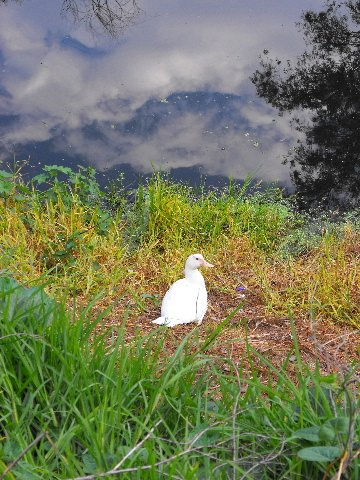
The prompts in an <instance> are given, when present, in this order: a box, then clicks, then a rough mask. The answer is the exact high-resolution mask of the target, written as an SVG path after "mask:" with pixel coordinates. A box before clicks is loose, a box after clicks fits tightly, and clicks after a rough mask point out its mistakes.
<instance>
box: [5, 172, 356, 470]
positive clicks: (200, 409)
mask: <svg viewBox="0 0 360 480" xmlns="http://www.w3.org/2000/svg"><path fill="white" fill-rule="evenodd" d="M250 183H251V182H250V181H247V182H245V184H244V185H243V186H242V187H239V186H236V185H233V184H230V185H229V187H228V189H226V190H223V191H215V190H214V191H206V190H205V189H191V188H190V187H187V186H185V185H176V184H174V183H172V182H171V181H170V180H168V179H166V178H164V176H162V175H154V177H153V178H152V179H151V180H150V181H149V182H148V183H146V184H144V185H142V186H140V187H138V188H137V189H136V190H134V191H131V192H127V191H125V190H124V189H122V188H120V189H117V188H110V189H109V190H108V192H103V191H101V189H100V188H99V185H98V183H97V181H96V177H95V171H94V170H92V169H82V170H79V171H78V172H74V171H73V170H71V169H68V168H64V167H59V166H49V167H46V168H45V169H44V172H43V173H41V174H40V175H38V176H37V177H35V178H34V179H33V181H32V183H30V184H27V183H25V182H24V181H23V179H22V177H21V175H20V173H19V172H12V173H9V172H5V171H0V249H1V259H0V262H1V264H0V268H1V275H0V318H1V321H0V479H6V480H13V479H20V480H35V479H40V478H41V479H59V480H60V479H70V478H78V479H80V478H81V479H87V480H92V479H95V478H106V479H111V478H123V479H154V480H155V479H158V478H172V479H178V478H179V479H186V480H191V479H224V480H225V479H229V478H230V479H244V480H245V479H250V480H251V479H253V480H255V479H256V480H258V479H264V480H270V479H275V478H276V479H300V478H304V479H309V478H311V479H315V480H316V479H319V480H321V479H324V480H325V479H331V478H333V479H340V478H343V479H359V478H360V469H359V463H358V458H359V454H360V445H359V433H360V425H359V420H358V413H359V399H358V392H357V388H356V387H357V385H356V375H355V373H354V372H355V370H356V363H355V361H354V363H353V365H350V364H349V365H348V369H347V371H346V372H341V373H332V374H330V375H328V374H325V373H324V371H323V370H322V369H321V368H320V366H319V365H317V366H315V368H310V366H308V365H307V364H306V363H305V362H304V361H303V359H302V355H301V351H300V345H299V342H298V340H297V338H298V337H297V332H296V322H293V324H292V339H293V348H292V352H291V354H289V355H288V356H286V357H285V358H284V359H283V362H282V364H281V365H280V366H279V365H276V366H275V365H274V364H273V363H272V362H271V361H270V360H269V359H268V358H267V356H266V355H265V354H262V353H260V352H259V351H257V350H256V349H255V348H254V347H253V346H252V345H251V342H249V341H248V339H247V337H246V335H244V336H243V337H242V338H241V341H242V343H243V344H244V346H245V351H246V355H244V358H243V359H242V361H239V362H235V361H234V360H233V359H232V358H230V357H226V356H225V357H221V358H220V357H217V356H214V355H213V354H211V351H210V346H211V345H212V344H213V343H214V342H216V340H217V338H218V337H219V336H220V335H221V333H222V331H223V330H224V329H226V328H227V325H228V324H229V321H230V320H231V318H232V317H231V315H234V314H235V313H233V314H230V316H229V317H227V314H224V316H223V318H222V320H221V321H220V322H219V326H218V327H217V328H216V329H215V330H214V331H210V332H207V334H206V336H205V338H200V339H199V338H198V337H196V332H192V333H190V334H189V335H187V336H186V337H185V338H183V340H182V341H180V340H179V342H178V347H177V349H176V351H175V352H172V353H171V354H168V355H166V354H165V355H164V353H166V339H167V335H168V332H167V331H163V329H155V330H153V331H152V332H151V333H150V334H146V335H145V334H144V333H143V332H140V331H139V332H137V333H136V334H135V336H133V337H132V338H131V339H130V340H129V338H128V337H127V334H126V332H127V323H128V321H129V318H136V317H137V316H139V315H141V314H144V313H146V312H148V311H149V304H151V305H152V308H153V307H154V306H155V307H156V308H158V306H159V301H160V297H159V295H160V294H161V293H162V292H163V291H164V290H165V289H166V288H167V286H168V284H169V283H170V282H172V281H174V280H175V279H177V278H178V277H179V275H181V270H182V268H183V262H184V259H185V258H186V256H187V255H188V254H190V253H193V252H194V251H202V252H204V253H206V256H207V257H208V258H209V259H211V261H212V263H216V264H217V268H216V269H214V270H213V271H211V272H209V273H208V275H207V279H208V286H209V289H210V298H211V296H216V295H218V294H219V295H220V294H221V295H228V296H229V298H230V299H231V301H232V302H233V308H234V309H235V307H237V305H238V303H236V302H238V299H237V298H236V297H234V295H233V294H234V290H235V288H236V286H237V285H238V284H246V287H247V288H248V289H249V290H253V291H256V293H257V295H258V297H259V298H261V301H262V302H263V304H264V306H265V308H266V311H267V312H268V313H269V315H283V314H285V315H290V316H291V318H293V319H296V318H297V317H298V316H309V318H311V320H312V321H314V322H321V321H323V320H324V321H325V320H326V321H331V322H334V323H335V324H341V325H344V327H345V326H346V328H353V329H354V330H355V329H356V328H358V327H359V325H360V323H359V322H360V297H359V291H360V290H359V283H360V282H359V276H360V273H359V254H360V248H359V245H360V242H359V240H360V221H359V212H357V211H354V212H351V213H348V214H344V215H342V216H341V217H340V218H335V216H334V215H333V214H328V215H327V216H326V217H323V218H320V217H317V218H315V219H314V218H313V217H312V216H309V215H305V214H302V213H298V212H297V211H296V209H295V208H294V206H293V204H292V201H291V200H289V199H287V198H284V197H283V194H282V192H281V191H280V190H279V189H277V188H272V189H268V190H266V191H265V192H261V191H252V189H251V185H250ZM40 285H42V286H40ZM100 297H101V298H102V300H101V301H102V302H103V300H104V299H106V302H105V303H106V305H107V306H108V308H103V309H102V311H101V312H100V313H99V309H96V303H97V302H98V301H99V299H100ZM112 304H116V305H117V306H118V307H119V306H120V307H119V308H120V310H119V308H118V309H117V314H119V315H120V316H119V318H118V321H117V325H111V326H110V327H109V328H105V326H104V325H106V322H105V319H106V318H107V317H108V315H110V314H111V309H112ZM235 312H236V310H235ZM149 321H150V319H149ZM353 338H354V341H356V340H355V339H356V336H355V335H354V336H353ZM290 356H291V357H292V358H290ZM289 362H292V365H293V374H292V375H289V373H288V366H289ZM224 365H225V367H226V368H224ZM259 366H260V367H264V368H266V369H267V370H268V371H269V372H270V373H271V375H269V376H268V377H267V378H266V380H264V378H263V376H262V375H261V374H260V371H259Z"/></svg>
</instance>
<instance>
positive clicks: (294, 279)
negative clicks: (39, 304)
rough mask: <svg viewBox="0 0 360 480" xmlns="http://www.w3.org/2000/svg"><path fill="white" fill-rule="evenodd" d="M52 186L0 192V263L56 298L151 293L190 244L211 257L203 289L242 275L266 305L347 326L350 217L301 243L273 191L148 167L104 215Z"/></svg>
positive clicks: (352, 245)
mask: <svg viewBox="0 0 360 480" xmlns="http://www.w3.org/2000/svg"><path fill="white" fill-rule="evenodd" d="M64 195H65V194H64V193H62V194H57V195H53V196H52V197H51V198H49V199H47V200H44V199H43V198H42V195H41V194H40V193H38V192H36V191H33V192H32V193H31V194H30V195H28V197H27V198H26V199H25V200H24V199H21V200H18V199H17V198H16V195H14V196H13V197H10V198H7V199H6V201H5V200H1V199H0V245H1V260H0V262H1V264H0V268H1V269H2V270H6V271H8V272H9V273H10V274H12V275H13V276H14V277H15V278H17V279H19V280H21V281H22V282H24V283H26V284H31V283H32V282H34V281H35V282H36V281H37V280H38V279H39V278H41V279H42V282H46V283H47V285H48V286H47V289H48V291H49V292H52V293H53V294H54V295H57V296H60V297H62V298H64V297H67V298H68V297H71V296H73V295H77V296H79V295H80V296H81V297H83V298H86V297H89V296H90V295H94V294H96V293H98V292H100V291H102V292H105V294H106V295H107V297H108V298H109V299H111V298H112V297H114V298H117V297H119V296H121V295H123V296H124V295H125V296H126V295H130V296H133V297H134V296H135V297H136V295H138V296H139V295H140V294H142V293H145V292H146V293H151V294H161V293H162V292H163V291H164V290H165V289H166V287H167V285H169V284H170V283H171V282H173V281H174V280H176V279H177V278H179V276H180V275H181V274H182V270H183V264H184V260H185V258H186V257H187V256H188V255H189V254H190V253H194V252H196V251H200V252H202V253H203V254H204V255H205V256H207V257H209V259H210V260H211V262H212V263H215V264H216V268H215V269H214V270H213V271H211V272H207V278H208V284H209V289H210V292H215V293H216V292H217V291H219V292H223V293H226V292H227V293H229V294H231V292H232V291H233V290H234V288H235V286H236V285H237V284H239V283H241V282H242V281H243V279H244V277H246V282H247V283H249V285H250V286H252V287H254V288H256V289H258V293H260V294H261V295H262V297H263V299H264V302H265V304H266V305H267V308H268V310H269V311H271V312H273V313H278V314H283V313H284V312H288V311H289V309H291V310H292V311H294V313H303V314H307V313H308V312H309V311H310V310H311V312H312V313H313V314H315V316H316V317H317V318H322V317H323V318H329V319H332V320H334V321H341V322H345V323H348V324H353V325H359V323H358V322H359V320H358V318H359V316H360V314H359V304H360V302H359V293H358V292H359V283H360V281H359V275H360V274H359V243H360V241H359V235H360V233H359V230H358V228H357V224H356V220H353V221H350V220H348V221H347V222H344V223H343V224H339V225H338V226H337V227H336V228H335V227H334V228H335V230H334V228H333V230H334V232H335V233H334V232H333V233H332V232H329V233H327V231H325V232H324V234H323V235H322V236H321V235H319V234H316V235H315V236H313V237H311V239H310V240H311V241H309V242H308V239H309V238H310V237H309V235H308V233H306V232H307V231H308V230H306V228H307V227H306V224H305V223H306V221H307V220H305V217H302V216H301V215H300V214H297V213H294V211H293V209H292V207H291V205H290V204H289V202H287V201H285V200H284V199H282V197H281V195H280V193H279V191H277V190H276V189H275V190H272V191H268V192H265V193H255V194H249V192H248V186H247V185H245V186H244V187H243V188H235V187H234V186H232V185H230V186H229V188H228V189H225V190H223V191H221V192H204V191H200V192H199V191H194V190H192V189H190V188H188V187H186V186H184V185H177V184H173V183H171V182H169V181H167V180H165V179H164V178H163V177H161V176H159V175H156V176H155V177H154V178H153V180H152V181H150V183H149V184H148V185H146V186H141V187H139V188H138V190H137V191H136V192H135V196H134V198H133V200H132V201H130V202H129V200H126V198H124V199H122V200H121V201H118V202H117V203H118V204H119V205H120V206H121V208H119V209H118V210H117V211H115V212H112V214H111V216H109V215H108V214H106V215H108V218H107V217H106V218H105V220H106V223H101V222H103V216H104V214H103V210H102V209H101V208H100V207H99V205H91V203H90V204H89V203H86V202H84V201H82V200H81V199H80V197H79V195H78V193H76V192H75V193H67V194H66V195H65V197H64ZM112 200H114V199H113V198H112ZM354 218H355V219H356V218H357V217H354ZM104 225H105V227H104ZM302 225H304V227H302ZM301 229H303V231H304V234H303V235H301V233H300V232H301ZM318 230H319V228H318ZM292 251H293V252H294V253H291V252H292ZM285 253H286V255H285Z"/></svg>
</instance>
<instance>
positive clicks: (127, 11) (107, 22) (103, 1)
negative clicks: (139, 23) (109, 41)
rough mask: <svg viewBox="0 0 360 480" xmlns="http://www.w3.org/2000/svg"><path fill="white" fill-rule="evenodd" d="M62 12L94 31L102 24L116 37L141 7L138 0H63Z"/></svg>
mask: <svg viewBox="0 0 360 480" xmlns="http://www.w3.org/2000/svg"><path fill="white" fill-rule="evenodd" d="M10 1H11V0H10ZM12 1H16V2H18V3H22V2H23V0H12ZM0 3H3V4H5V5H6V4H7V3H9V0H0ZM61 12H62V14H64V15H70V16H71V17H72V18H73V20H74V21H75V22H83V23H85V24H86V25H87V27H88V28H90V29H91V30H92V31H96V30H97V29H98V27H99V26H100V27H101V28H102V29H104V30H105V31H106V32H107V33H108V34H110V35H111V36H113V37H116V36H117V35H118V34H120V33H121V32H122V31H123V30H124V29H125V28H126V27H128V26H130V25H133V24H134V23H135V21H136V19H137V17H138V16H139V14H140V13H141V8H140V6H139V3H138V0H62V7H61Z"/></svg>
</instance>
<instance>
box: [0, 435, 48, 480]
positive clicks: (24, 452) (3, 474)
mask: <svg viewBox="0 0 360 480" xmlns="http://www.w3.org/2000/svg"><path fill="white" fill-rule="evenodd" d="M45 435H46V432H41V433H39V435H38V436H37V437H36V438H35V439H34V440H33V441H32V442H31V443H29V445H28V446H27V447H26V448H25V449H24V450H23V451H22V452H21V453H20V455H18V456H17V457H16V458H15V460H14V461H13V462H12V463H10V465H9V466H8V467H7V468H6V470H5V471H4V472H3V473H2V474H1V477H0V480H3V479H4V478H5V477H6V475H7V474H8V473H9V472H11V470H12V469H13V468H14V467H15V466H16V465H17V464H18V463H19V462H20V460H21V459H22V458H23V456H24V455H26V454H27V452H28V451H29V450H31V449H32V448H33V447H34V446H35V445H36V444H37V443H39V442H40V440H41V439H42V438H43V437H44V436H45Z"/></svg>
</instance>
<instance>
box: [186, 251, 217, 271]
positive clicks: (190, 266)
mask: <svg viewBox="0 0 360 480" xmlns="http://www.w3.org/2000/svg"><path fill="white" fill-rule="evenodd" d="M213 266H214V265H212V264H211V263H209V262H207V261H206V260H205V258H204V257H203V256H202V255H201V253H194V254H192V255H190V256H189V257H188V258H187V260H186V263H185V269H186V270H196V269H197V268H200V267H213Z"/></svg>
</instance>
